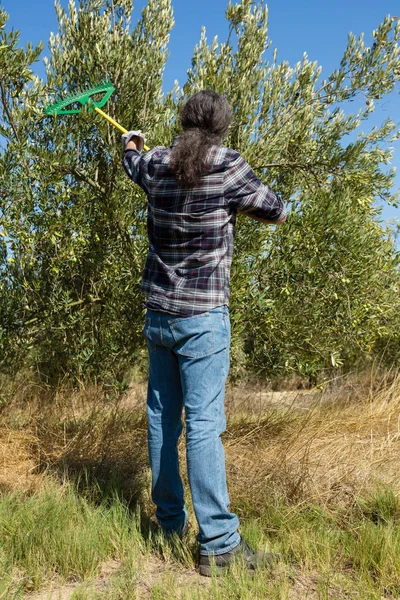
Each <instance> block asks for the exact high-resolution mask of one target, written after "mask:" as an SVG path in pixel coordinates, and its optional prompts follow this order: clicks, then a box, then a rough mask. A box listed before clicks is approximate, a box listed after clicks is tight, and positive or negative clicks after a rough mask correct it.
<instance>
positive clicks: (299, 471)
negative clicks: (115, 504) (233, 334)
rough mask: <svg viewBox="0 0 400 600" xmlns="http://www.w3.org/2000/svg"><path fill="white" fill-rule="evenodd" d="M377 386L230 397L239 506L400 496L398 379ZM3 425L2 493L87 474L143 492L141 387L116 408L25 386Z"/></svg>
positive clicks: (230, 458)
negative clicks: (370, 493)
mask: <svg viewBox="0 0 400 600" xmlns="http://www.w3.org/2000/svg"><path fill="white" fill-rule="evenodd" d="M373 381H374V385H371V384H369V381H368V380H367V381H364V382H362V383H363V385H360V382H358V384H357V385H356V384H354V382H351V383H349V381H344V382H343V383H342V385H340V386H336V387H335V388H333V389H332V388H328V389H327V390H325V391H318V390H311V391H310V390H308V391H307V390H306V391H304V390H300V391H290V392H273V391H269V392H265V391H264V389H265V388H263V387H261V386H258V387H257V386H256V385H254V384H251V385H247V386H246V385H243V386H241V387H239V388H230V389H228V391H227V414H228V429H227V432H226V434H225V436H224V437H225V449H226V458H227V469H228V477H229V483H230V491H231V496H232V499H233V501H234V503H235V504H236V499H237V502H238V503H239V504H240V503H241V499H244V498H248V497H249V495H251V497H252V499H253V503H254V510H255V511H257V510H259V511H262V509H263V506H264V505H265V491H266V489H268V488H269V487H274V488H275V489H279V491H280V493H283V494H284V495H285V497H286V499H287V500H288V501H289V502H293V503H296V502H302V501H304V500H307V501H310V500H312V501H317V502H320V503H323V504H329V503H331V502H349V501H351V499H352V497H353V496H354V495H357V494H360V493H363V492H364V491H365V490H366V489H367V488H369V487H370V485H371V484H374V483H376V482H377V481H381V482H384V483H386V484H388V485H390V486H392V487H393V489H394V490H395V491H400V489H399V488H400V479H399V466H398V456H399V455H400V376H399V375H397V376H394V375H391V376H390V377H387V376H385V377H384V378H382V379H380V380H379V382H378V381H377V379H376V378H375V379H373ZM368 384H369V385H368ZM27 393H28V395H29V396H30V397H29V409H28V410H27V408H26V406H27V405H26V394H27ZM2 423H3V425H2V426H0V485H1V486H2V489H3V490H7V489H9V490H12V489H34V488H35V487H37V486H40V485H41V482H42V474H43V473H44V472H47V473H49V472H52V473H55V474H58V475H59V476H62V477H63V476H65V473H66V472H68V473H69V474H71V475H72V474H74V473H75V474H78V475H79V474H80V473H82V472H83V471H85V472H86V473H91V474H92V475H93V476H96V477H97V478H98V480H99V481H100V483H103V484H104V485H105V486H107V484H110V480H109V478H110V476H111V474H112V473H113V474H114V477H117V478H118V481H119V484H122V485H123V484H124V482H125V484H126V485H127V487H126V489H125V491H126V492H127V493H128V494H129V495H130V496H131V497H132V498H133V497H134V498H135V500H137V499H138V497H139V495H140V494H141V493H143V491H144V487H146V485H147V481H148V463H147V446H146V420H145V385H144V384H142V385H141V384H138V385H135V387H133V388H132V389H131V390H130V391H129V392H128V394H126V395H125V396H124V397H122V398H120V399H119V400H117V401H113V402H109V401H107V400H105V398H104V394H103V391H102V390H101V389H100V388H96V387H91V388H90V389H85V390H80V391H74V392H72V393H70V392H69V393H65V392H58V393H57V394H56V395H55V396H53V397H52V398H49V397H48V395H47V394H37V393H36V394H35V393H33V394H32V393H31V390H30V389H29V388H26V387H25V389H24V390H23V391H22V393H21V390H17V392H16V394H15V396H14V399H13V401H12V402H11V403H10V404H9V405H8V406H7V407H6V408H5V409H3V414H2ZM183 437H184V436H182V441H181V447H180V450H181V454H182V466H183V476H184V477H185V467H184V456H183V455H184V441H183ZM114 483H115V482H114ZM246 504H247V502H246Z"/></svg>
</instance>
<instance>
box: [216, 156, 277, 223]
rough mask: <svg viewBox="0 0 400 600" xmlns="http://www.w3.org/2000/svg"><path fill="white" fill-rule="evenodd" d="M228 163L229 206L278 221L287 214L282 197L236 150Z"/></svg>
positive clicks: (226, 180) (225, 187)
mask: <svg viewBox="0 0 400 600" xmlns="http://www.w3.org/2000/svg"><path fill="white" fill-rule="evenodd" d="M235 155H236V156H234V157H233V160H231V161H230V162H229V164H228V165H227V169H226V171H225V177H224V194H225V199H226V200H227V202H228V204H229V206H231V207H232V208H234V209H235V210H236V211H238V212H242V213H245V214H246V215H249V216H250V217H257V218H260V219H265V220H267V221H271V222H277V221H280V220H281V219H283V218H284V217H285V215H286V209H285V206H284V204H283V202H282V199H281V197H280V196H279V195H278V194H275V192H273V191H272V190H271V188H270V187H268V186H266V185H264V184H263V183H262V182H261V181H260V180H259V179H258V177H256V176H255V174H254V173H253V171H252V170H251V168H250V166H249V165H248V164H247V162H246V161H245V160H244V159H243V158H242V157H241V156H240V154H239V153H236V152H235Z"/></svg>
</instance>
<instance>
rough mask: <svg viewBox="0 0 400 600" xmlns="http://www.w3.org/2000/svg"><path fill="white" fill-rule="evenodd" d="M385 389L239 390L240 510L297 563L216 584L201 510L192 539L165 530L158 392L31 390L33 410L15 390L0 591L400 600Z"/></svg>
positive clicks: (249, 528)
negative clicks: (151, 413)
mask: <svg viewBox="0 0 400 600" xmlns="http://www.w3.org/2000/svg"><path fill="white" fill-rule="evenodd" d="M372 383H373V384H372V385H368V386H366V385H365V383H364V384H363V385H361V383H359V384H358V385H355V384H354V382H349V381H347V382H346V381H345V382H344V384H342V386H341V387H337V386H336V387H330V388H328V389H326V390H325V391H323V392H316V393H313V394H311V393H306V394H298V395H296V394H295V393H293V394H292V396H290V397H289V396H288V395H287V394H286V395H285V394H282V393H281V392H268V393H266V392H265V390H264V391H261V392H260V391H257V390H255V389H254V386H252V387H251V388H248V389H246V388H242V389H241V394H240V398H239V402H238V397H237V394H238V390H236V391H232V392H231V394H230V395H229V398H228V407H227V408H228V429H227V433H226V434H225V447H226V455H227V468H228V479H229V482H230V496H231V499H232V508H233V510H235V511H236V512H237V513H238V514H239V516H240V519H241V523H242V533H243V535H244V537H246V539H247V540H248V541H249V543H250V544H252V545H253V546H254V547H257V548H260V549H262V548H269V549H270V550H273V551H277V552H279V553H280V554H281V555H282V557H283V562H282V564H281V565H280V566H279V567H278V568H277V570H276V571H275V572H274V573H272V574H271V573H268V574H267V573H265V572H260V573H257V574H256V575H255V576H254V577H250V575H249V574H248V573H247V572H246V570H245V568H243V566H241V565H240V564H235V565H234V566H233V567H232V568H231V569H230V571H229V573H228V574H227V576H226V577H223V578H221V579H218V580H217V579H215V580H212V581H208V580H204V579H201V578H200V577H199V576H198V575H196V572H195V562H196V548H197V546H196V540H195V535H196V523H195V519H194V515H193V511H192V509H191V506H190V504H189V513H190V520H191V523H192V528H191V530H190V531H189V534H188V535H187V536H186V538H185V539H184V541H183V542H181V541H179V540H165V539H164V538H163V537H162V536H161V535H160V533H159V532H158V529H157V526H156V524H155V523H154V518H153V512H154V508H153V506H152V503H151V501H150V497H149V469H148V463H147V449H146V421H145V418H144V390H143V389H142V388H140V387H137V388H135V390H133V391H131V393H130V394H128V395H126V396H125V397H123V398H121V399H119V400H118V401H116V402H110V401H108V400H106V399H105V397H104V395H103V394H102V392H101V390H99V389H96V388H92V389H90V390H86V391H80V392H75V393H73V394H68V396H67V395H65V394H62V393H59V394H57V395H56V396H55V397H52V398H48V397H44V396H43V395H41V394H31V392H29V394H31V395H30V397H29V408H28V409H27V408H26V401H25V397H24V394H23V393H22V394H20V395H18V394H15V395H14V398H13V399H12V400H10V401H9V402H8V403H5V404H4V406H3V411H2V418H1V423H0V461H1V460H2V462H0V486H1V489H2V490H3V492H2V495H1V496H0V572H1V573H2V577H0V598H4V599H7V600H8V599H9V598H10V599H11V598H25V597H26V598H28V597H30V598H41V599H43V600H44V599H45V598H46V597H53V598H56V597H63V598H66V597H68V598H69V597H73V598H75V599H76V598H81V599H83V598H85V599H89V598H94V599H95V598H106V599H109V600H114V599H115V600H116V599H121V600H125V599H126V600H130V599H131V598H132V599H133V598H139V597H140V598H146V597H147V598H165V599H167V598H168V599H170V598H187V599H195V598H199V599H203V598H204V599H206V598H216V599H221V600H222V599H224V600H225V599H233V598H243V599H253V598H254V599H256V598H257V599H259V598H260V599H261V598H276V599H278V598H279V599H285V598H287V599H290V600H295V599H305V598H311V599H317V598H318V599H321V600H322V599H328V598H329V599H332V598H335V599H340V598H360V599H362V600H364V599H365V600H382V598H387V599H389V598H392V599H394V598H399V597H400V526H399V525H400V502H399V491H400V490H399V487H400V478H399V475H400V466H399V460H398V457H399V452H400V380H399V378H398V377H396V376H395V375H394V374H391V375H390V376H389V377H385V378H383V379H380V380H379V381H378V379H377V378H374V379H373V380H372ZM360 390H362V391H360ZM278 394H281V396H279V395H278ZM180 451H181V454H182V459H183V455H184V440H183V439H182V441H181V444H180ZM183 462H184V461H183ZM182 466H183V467H184V465H183V464H182ZM183 477H184V481H185V486H186V491H187V493H188V486H187V477H186V471H185V469H184V468H183ZM187 498H188V501H189V498H190V496H189V493H188V495H187ZM110 560H112V561H114V564H115V565H116V567H115V568H114V569H113V570H112V572H108V571H107V564H108V563H109V561H110ZM65 585H66V586H67V588H65V589H64V592H62V586H65ZM68 586H69V587H68ZM50 588H56V595H54V594H53V595H51V594H50V595H49V596H46V595H43V593H42V595H41V596H40V595H39V591H40V590H44V591H45V592H46V590H50ZM66 590H69V592H68V593H67V591H66ZM62 593H64V596H62V595H61V594H62ZM35 594H36V595H35ZM57 594H58V596H57ZM68 594H69V595H68Z"/></svg>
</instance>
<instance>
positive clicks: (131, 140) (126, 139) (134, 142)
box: [122, 130, 146, 152]
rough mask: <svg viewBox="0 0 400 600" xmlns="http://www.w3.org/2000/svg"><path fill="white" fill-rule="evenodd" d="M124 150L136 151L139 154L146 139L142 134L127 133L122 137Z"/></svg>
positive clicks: (139, 132) (135, 132) (138, 132)
mask: <svg viewBox="0 0 400 600" xmlns="http://www.w3.org/2000/svg"><path fill="white" fill-rule="evenodd" d="M122 142H123V144H124V150H138V151H139V152H141V151H142V150H143V147H144V145H145V143H146V138H145V136H144V135H143V133H142V132H141V131H140V130H138V131H128V132H127V133H124V134H123V135H122Z"/></svg>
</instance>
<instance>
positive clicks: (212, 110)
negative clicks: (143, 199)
mask: <svg viewBox="0 0 400 600" xmlns="http://www.w3.org/2000/svg"><path fill="white" fill-rule="evenodd" d="M231 119H232V111H231V108H230V106H229V104H228V102H227V101H226V99H225V98H224V97H223V96H220V95H219V94H217V93H216V92H213V91H212V90H203V91H201V92H198V93H197V94H195V95H194V96H192V97H191V98H189V100H188V101H187V102H186V104H185V105H184V107H183V109H182V112H181V125H182V129H183V133H182V134H181V136H180V137H179V141H178V143H177V145H176V146H175V147H174V148H173V149H172V154H171V160H170V169H171V171H172V172H173V174H174V175H175V177H176V179H177V180H178V182H179V184H180V185H181V186H182V187H188V188H192V187H194V186H196V185H197V184H198V183H199V181H200V178H201V177H202V176H203V175H206V174H207V172H208V170H209V165H208V163H207V153H208V150H209V148H210V146H211V145H214V144H216V145H218V144H220V143H221V140H222V138H223V137H224V136H225V135H226V133H227V131H228V128H229V125H230V122H231Z"/></svg>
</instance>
